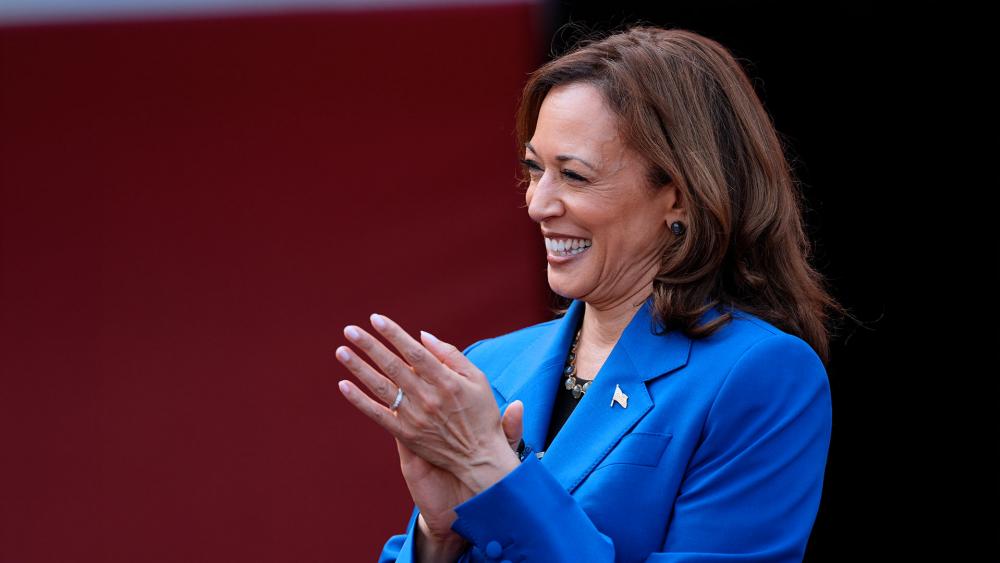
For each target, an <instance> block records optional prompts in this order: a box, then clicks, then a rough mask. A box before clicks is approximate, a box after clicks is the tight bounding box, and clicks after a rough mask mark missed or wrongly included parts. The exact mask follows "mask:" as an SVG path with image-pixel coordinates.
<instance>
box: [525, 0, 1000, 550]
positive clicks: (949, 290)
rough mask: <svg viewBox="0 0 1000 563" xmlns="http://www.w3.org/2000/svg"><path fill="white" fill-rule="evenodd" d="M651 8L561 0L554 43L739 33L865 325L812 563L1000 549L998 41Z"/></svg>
mask: <svg viewBox="0 0 1000 563" xmlns="http://www.w3.org/2000/svg"><path fill="white" fill-rule="evenodd" d="M650 4H651V3H648V2H616V3H614V4H613V7H610V6H611V4H610V3H598V2H592V3H588V2H569V1H562V2H553V3H550V4H548V12H547V22H546V29H547V30H546V34H545V37H546V38H547V40H548V41H547V44H545V45H544V46H543V47H544V50H545V51H546V52H544V53H542V54H541V55H540V57H541V60H543V61H544V60H548V59H549V58H551V57H552V56H554V55H557V54H559V53H562V52H563V51H564V50H565V49H566V48H567V47H568V46H569V45H571V44H572V43H573V42H574V41H575V40H576V39H578V38H579V37H580V35H581V33H586V32H602V31H608V30H614V29H620V28H621V27H622V26H626V25H628V24H630V23H647V24H651V25H659V26H663V27H677V28H685V29H689V30H692V31H695V32H698V33H701V34H703V35H706V36H708V37H710V38H712V39H715V40H717V41H719V42H720V43H722V44H723V45H724V46H726V47H728V48H729V49H730V50H731V51H732V52H733V54H734V55H735V56H736V57H737V58H738V59H739V60H740V61H741V62H742V63H743V65H744V68H745V69H746V71H747V72H748V74H749V75H750V78H751V80H752V82H753V83H754V85H755V87H756V89H757V93H758V96H760V98H761V100H762V101H763V103H764V105H765V107H766V108H767V110H768V112H769V113H770V114H771V116H772V118H773V120H774V122H775V125H776V127H777V129H778V132H779V134H780V135H781V137H782V139H783V140H784V142H785V144H786V146H787V150H788V151H789V157H790V158H791V159H792V161H793V166H794V168H795V170H796V173H797V175H798V178H799V179H800V180H801V181H802V183H803V190H804V195H805V198H806V202H807V206H808V207H809V211H808V212H807V215H806V223H807V227H808V229H809V232H810V234H811V236H812V239H813V241H814V244H815V256H814V262H813V263H814V265H815V266H816V267H817V268H818V269H819V270H820V271H821V272H822V273H823V274H825V275H826V276H827V278H828V279H829V280H830V282H831V286H832V288H833V292H834V296H835V297H836V298H837V299H838V300H839V301H840V302H841V303H842V304H844V305H845V306H847V307H848V308H849V310H850V312H851V313H852V315H853V316H854V317H856V318H857V319H858V320H859V321H860V323H858V322H854V321H852V320H851V319H849V318H848V319H844V321H843V325H842V328H841V329H840V334H839V336H838V337H837V338H836V340H835V341H834V342H833V344H832V362H831V364H830V366H829V371H828V372H829V376H830V381H831V392H832V395H833V412H834V415H833V435H832V441H831V446H830V454H829V459H828V464H827V472H826V478H825V481H824V491H823V498H822V502H821V505H820V510H819V514H818V516H817V520H816V523H815V525H814V527H813V533H812V536H811V537H810V541H809V545H808V548H807V550H806V557H805V560H806V561H828V560H829V561H833V560H837V561H843V560H848V559H849V558H852V557H864V558H866V559H872V560H883V559H885V560H888V559H890V558H891V559H896V558H898V557H899V556H900V555H902V554H913V555H921V556H943V557H946V558H947V560H955V561H958V560H986V559H990V560H995V558H996V543H997V541H996V540H997V534H996V530H997V525H996V524H997V521H996V516H995V512H994V511H993V510H992V508H993V507H994V506H996V505H997V499H998V495H997V478H996V476H997V475H998V473H997V471H996V467H995V466H994V465H990V464H988V463H987V460H988V459H991V458H993V457H996V456H995V455H994V454H996V453H997V449H998V448H997V446H998V445H1000V440H998V433H997V431H996V430H997V426H996V423H995V416H994V414H995V413H996V411H997V400H996V398H997V393H996V391H997V386H996V384H995V377H996V373H997V371H998V370H997V369H996V367H995V366H993V362H992V361H990V360H991V358H990V356H991V355H992V354H990V353H991V352H993V351H994V350H996V349H997V344H998V343H1000V339H998V338H997V329H996V321H995V320H994V319H995V314H994V312H993V311H994V308H993V305H994V300H993V299H992V295H991V294H990V293H987V291H988V290H993V289H995V288H996V287H998V284H997V276H996V268H995V265H996V263H997V258H998V252H997V247H996V242H995V241H996V237H995V236H994V235H992V234H987V233H989V232H990V227H991V226H992V225H991V223H990V220H989V211H990V207H991V206H992V192H993V191H994V189H995V184H996V182H995V181H992V182H991V181H989V180H986V179H983V178H979V179H972V178H967V177H966V176H967V175H968V172H969V171H970V170H971V169H973V168H974V167H975V165H976V164H977V163H978V162H980V161H979V160H977V159H973V158H971V154H973V153H975V152H976V151H975V150H974V148H975V145H976V144H977V142H978V141H977V140H974V139H977V135H981V131H982V129H983V127H982V125H983V123H984V121H985V116H984V115H982V114H980V115H977V113H978V112H977V111H976V108H978V107H988V104H987V105H984V106H979V105H978V104H979V102H977V101H974V100H976V99H978V98H979V94H980V93H983V92H986V93H987V96H988V95H989V94H988V92H990V91H989V90H988V89H986V84H987V83H989V82H990V80H989V73H990V72H992V71H991V70H989V69H990V65H989V64H988V63H985V62H983V63H973V62H972V60H973V59H972V57H973V56H974V55H975V53H976V51H977V47H978V43H980V42H981V41H982V39H984V38H988V35H987V36H984V35H981V34H979V32H973V31H972V30H971V27H972V25H973V24H974V23H976V22H975V20H976V19H977V16H975V15H969V14H966V15H964V16H962V17H957V16H955V15H954V14H943V13H941V10H940V7H939V8H938V10H937V11H933V12H932V11H926V10H925V11H920V10H915V9H912V8H911V9H910V10H909V11H907V12H901V11H898V10H894V9H890V8H872V7H858V6H854V7H850V6H843V5H838V6H832V5H826V6H821V5H812V4H806V5H802V6H799V7H789V6H775V5H764V6H761V5H756V4H754V5H752V6H749V5H743V4H739V5H737V4H735V3H734V5H732V6H729V5H717V6H712V5H710V4H706V3H697V4H695V3H690V4H687V5H681V4H677V3H671V2H663V3H657V4H658V5H656V6H651V5H650ZM970 110H971V111H970ZM970 141H972V142H971V143H970ZM986 146H987V144H986V142H985V140H984V143H983V145H981V148H985V147H986ZM985 158H986V161H985V162H986V163H987V164H988V163H989V156H988V155H987V156H986V157H985ZM984 212H985V213H984ZM984 540H985V541H984ZM984 550H985V551H984Z"/></svg>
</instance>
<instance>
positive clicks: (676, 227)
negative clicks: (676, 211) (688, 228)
mask: <svg viewBox="0 0 1000 563" xmlns="http://www.w3.org/2000/svg"><path fill="white" fill-rule="evenodd" d="M670 230H671V231H673V232H674V234H675V235H680V234H681V233H683V232H684V223H681V222H680V221H674V222H673V223H670Z"/></svg>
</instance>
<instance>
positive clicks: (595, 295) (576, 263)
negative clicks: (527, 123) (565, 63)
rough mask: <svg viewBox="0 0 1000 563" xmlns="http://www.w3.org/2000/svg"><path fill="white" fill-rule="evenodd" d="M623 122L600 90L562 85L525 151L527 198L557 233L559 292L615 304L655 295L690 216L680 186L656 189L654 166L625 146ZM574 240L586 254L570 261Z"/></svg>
mask: <svg viewBox="0 0 1000 563" xmlns="http://www.w3.org/2000/svg"><path fill="white" fill-rule="evenodd" d="M615 120H616V118H615V116H614V115H613V114H612V112H611V110H610V109H608V108H607V106H606V105H605V103H604V100H603V98H602V97H601V95H600V93H599V91H598V90H597V89H596V88H595V87H593V86H591V85H589V84H582V83H578V84H565V85H560V86H556V87H555V88H553V89H552V90H550V91H549V93H548V94H547V95H546V96H545V100H544V101H543V102H542V106H541V108H540V110H539V114H538V121H537V123H536V126H535V133H534V135H533V136H532V138H531V140H530V141H529V142H528V143H527V146H526V147H525V160H526V162H525V165H526V166H527V168H528V171H529V173H530V176H531V183H530V184H529V186H528V190H527V193H526V194H525V201H526V203H527V205H528V215H530V216H531V218H532V219H533V220H535V221H536V222H538V223H539V224H540V226H541V231H542V234H543V235H548V236H546V237H545V241H544V242H545V244H546V253H547V257H548V279H549V286H550V287H551V288H552V291H554V292H555V293H557V294H559V295H562V296H563V297H569V298H573V299H580V300H583V301H586V302H587V303H590V304H593V305H603V306H606V307H611V306H614V305H618V304H621V303H623V302H625V301H626V300H631V301H635V299H636V298H637V297H638V298H645V297H646V296H647V295H648V293H647V292H648V291H651V290H652V282H653V278H654V277H655V275H656V273H657V271H658V270H659V268H660V263H661V260H660V253H661V249H662V248H663V246H664V244H665V243H666V241H667V240H668V237H669V236H673V235H672V233H670V231H669V225H670V223H671V222H673V221H674V220H677V219H680V220H682V221H683V220H684V215H683V210H682V209H681V208H680V206H679V203H680V202H679V201H675V200H676V194H677V191H676V190H675V189H674V187H673V185H668V186H667V187H664V188H661V189H660V190H659V191H658V192H655V193H654V192H652V191H651V190H650V189H649V187H648V186H647V180H646V177H645V171H646V170H645V167H644V164H643V163H642V161H641V159H640V158H639V157H638V155H636V154H635V153H634V152H633V151H632V150H630V149H627V148H626V147H625V145H624V144H623V142H622V139H621V138H620V137H619V135H618V130H617V127H616V121H615ZM564 157H571V158H564ZM675 204H678V205H675ZM565 241H568V242H569V248H570V249H572V250H570V252H576V253H577V254H575V255H572V256H568V257H564V256H563V255H564V254H566V253H565V252H560V251H559V250H558V249H559V248H562V247H563V246H565V244H564V242H565ZM581 247H584V248H585V250H583V251H580V250H579V248H581ZM640 292H642V293H641V294H640Z"/></svg>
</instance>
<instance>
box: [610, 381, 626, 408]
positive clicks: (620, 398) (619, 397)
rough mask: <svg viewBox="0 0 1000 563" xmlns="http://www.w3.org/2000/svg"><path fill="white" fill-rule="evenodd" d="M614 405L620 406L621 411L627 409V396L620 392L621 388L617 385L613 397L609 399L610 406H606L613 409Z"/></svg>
mask: <svg viewBox="0 0 1000 563" xmlns="http://www.w3.org/2000/svg"><path fill="white" fill-rule="evenodd" d="M615 403H618V404H619V405H621V406H622V408H623V409H627V408H628V395H626V394H625V393H623V392H622V388H621V387H619V386H618V384H617V383H616V384H615V396H614V397H611V404H610V405H608V406H610V407H614V406H615Z"/></svg>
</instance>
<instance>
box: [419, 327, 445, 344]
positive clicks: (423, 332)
mask: <svg viewBox="0 0 1000 563" xmlns="http://www.w3.org/2000/svg"><path fill="white" fill-rule="evenodd" d="M420 334H423V335H424V336H426V337H427V340H430V341H431V342H433V343H435V344H437V343H438V342H441V341H440V340H438V339H437V337H436V336H434V335H433V334H431V333H429V332H427V331H426V330H421V331H420Z"/></svg>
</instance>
